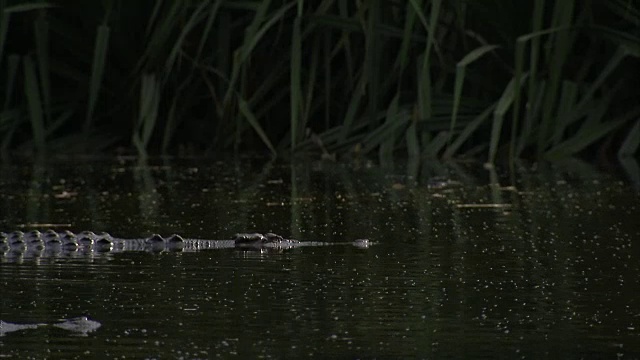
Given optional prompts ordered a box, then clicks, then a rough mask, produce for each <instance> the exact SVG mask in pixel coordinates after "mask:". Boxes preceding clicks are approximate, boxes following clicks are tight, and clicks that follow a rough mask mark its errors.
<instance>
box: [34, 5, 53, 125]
mask: <svg viewBox="0 0 640 360" xmlns="http://www.w3.org/2000/svg"><path fill="white" fill-rule="evenodd" d="M45 16H46V13H45V10H40V15H39V16H38V19H37V20H36V21H35V24H34V27H35V29H34V33H35V41H36V58H37V60H38V70H39V73H40V78H39V80H40V92H41V95H42V100H43V110H44V118H45V122H46V123H47V124H50V123H51V70H50V64H49V23H48V22H47V20H46V17H45Z"/></svg>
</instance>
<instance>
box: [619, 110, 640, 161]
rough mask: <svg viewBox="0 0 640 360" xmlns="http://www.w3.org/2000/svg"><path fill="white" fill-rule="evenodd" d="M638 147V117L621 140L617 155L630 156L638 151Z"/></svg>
mask: <svg viewBox="0 0 640 360" xmlns="http://www.w3.org/2000/svg"><path fill="white" fill-rule="evenodd" d="M639 147H640V118H638V119H637V120H636V123H635V124H634V125H633V127H632V128H631V131H629V133H628V134H627V136H626V138H625V139H624V141H623V142H622V145H621V146H620V149H619V150H618V157H625V156H632V155H634V154H636V153H638V148H639Z"/></svg>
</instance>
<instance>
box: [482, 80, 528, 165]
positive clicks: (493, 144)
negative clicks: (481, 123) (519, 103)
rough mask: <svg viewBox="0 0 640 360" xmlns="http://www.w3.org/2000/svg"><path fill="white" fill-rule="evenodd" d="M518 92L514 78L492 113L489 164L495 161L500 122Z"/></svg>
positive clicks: (500, 127)
mask: <svg viewBox="0 0 640 360" xmlns="http://www.w3.org/2000/svg"><path fill="white" fill-rule="evenodd" d="M521 81H526V76H525V77H524V78H522V79H521ZM518 91H520V84H516V81H515V78H513V79H511V81H510V82H509V84H508V85H507V87H506V88H505V89H504V92H503V93H502V96H501V97H500V100H498V104H497V106H496V110H495V111H494V113H493V124H492V126H491V138H490V139H489V159H488V160H487V162H488V163H490V164H493V163H494V162H495V159H496V154H497V152H498V144H499V142H500V134H501V133H502V122H503V120H504V115H505V114H506V113H507V111H508V110H509V108H510V107H511V104H512V103H513V99H514V98H515V93H516V92H518Z"/></svg>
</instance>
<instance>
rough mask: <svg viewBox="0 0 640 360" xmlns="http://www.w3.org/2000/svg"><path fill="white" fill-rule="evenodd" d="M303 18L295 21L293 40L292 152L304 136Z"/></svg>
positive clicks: (291, 91)
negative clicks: (302, 78) (302, 112)
mask: <svg viewBox="0 0 640 360" xmlns="http://www.w3.org/2000/svg"><path fill="white" fill-rule="evenodd" d="M301 21H302V18H301V17H300V16H297V17H296V18H295V19H294V20H293V34H292V37H293V38H292V39H291V84H290V87H291V89H290V94H291V95H290V96H291V100H290V102H291V150H292V151H293V150H294V149H295V148H296V146H297V144H298V139H299V138H300V135H301V134H302V132H301V130H303V129H300V128H299V126H300V125H301V124H300V111H301V109H300V105H301V104H302V101H301V99H300V96H301V94H302V84H301V80H300V73H301V66H302V64H301V63H302V36H301V35H300V31H301V30H300V26H301V25H300V23H301Z"/></svg>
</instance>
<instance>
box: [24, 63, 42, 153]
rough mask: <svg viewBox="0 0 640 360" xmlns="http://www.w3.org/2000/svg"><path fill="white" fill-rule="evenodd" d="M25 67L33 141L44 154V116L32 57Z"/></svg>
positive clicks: (26, 91)
mask: <svg viewBox="0 0 640 360" xmlns="http://www.w3.org/2000/svg"><path fill="white" fill-rule="evenodd" d="M23 66H24V82H25V84H24V86H25V87H24V90H25V95H26V98H27V104H28V109H29V119H30V121H31V130H32V133H33V139H34V142H35V146H36V149H37V150H38V152H40V153H44V151H45V148H46V146H45V145H46V144H45V124H44V115H43V114H42V100H41V96H40V89H39V86H38V77H37V75H36V69H35V66H34V64H33V61H32V60H31V57H30V56H25V58H24V60H23Z"/></svg>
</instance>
